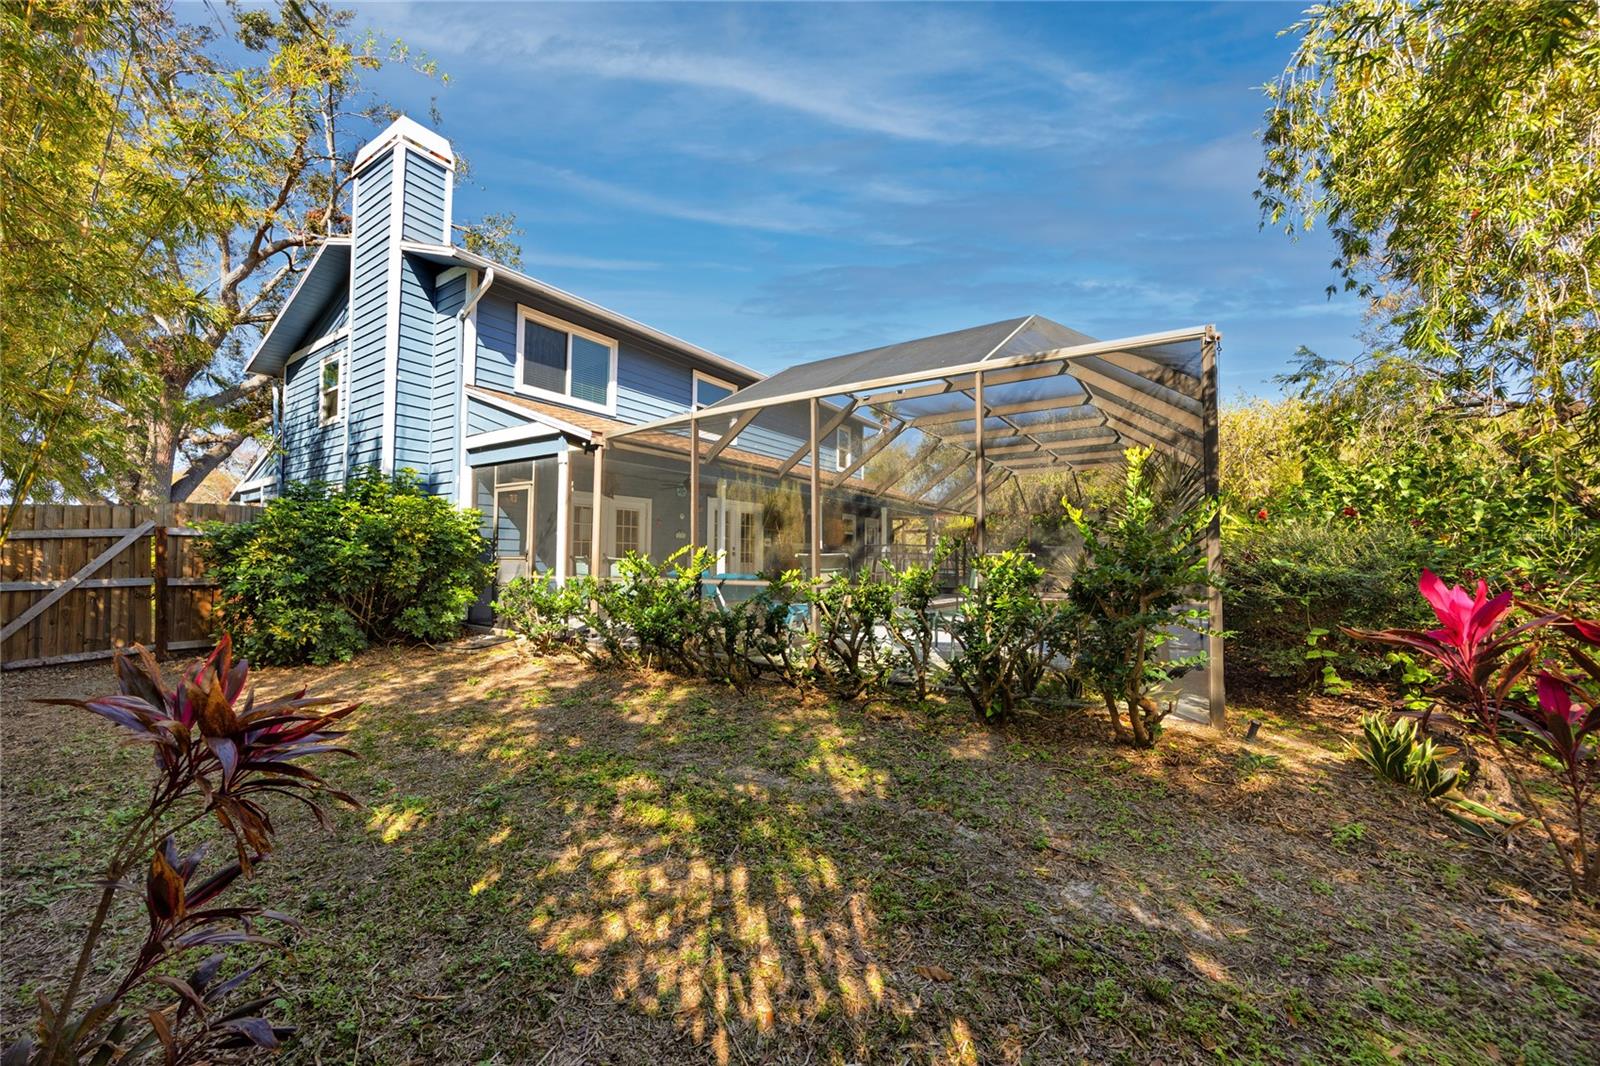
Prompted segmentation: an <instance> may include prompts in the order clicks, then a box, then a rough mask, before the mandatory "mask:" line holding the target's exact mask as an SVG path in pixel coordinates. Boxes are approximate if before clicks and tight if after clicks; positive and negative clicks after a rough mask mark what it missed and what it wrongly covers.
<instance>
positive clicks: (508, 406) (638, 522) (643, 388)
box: [234, 117, 890, 581]
mask: <svg viewBox="0 0 1600 1066" xmlns="http://www.w3.org/2000/svg"><path fill="white" fill-rule="evenodd" d="M354 171H355V175H354V192H353V203H354V210H353V220H352V224H351V233H350V235H349V236H348V237H334V238H330V239H328V240H327V241H325V242H324V243H323V244H322V246H321V247H320V249H319V250H318V251H317V254H316V256H315V258H314V259H313V260H312V262H311V264H310V266H309V267H308V268H307V270H306V271H305V273H304V275H303V276H302V277H301V279H300V281H299V283H298V285H297V286H296V288H295V290H294V291H293V293H292V294H291V295H290V297H289V298H288V300H287V301H286V303H285V304H284V306H283V308H282V310H281V311H280V313H279V315H278V317H277V318H276V320H275V321H274V322H273V323H272V325H271V327H270V328H269V329H268V331H267V333H266V335H265V336H264V337H263V339H262V341H261V343H260V345H259V347H258V348H257V349H256V351H255V353H254V354H253V355H252V357H251V359H250V360H249V363H248V366H247V371H248V372H250V373H257V374H266V375H270V376H272V377H274V378H277V379H278V381H279V385H278V388H277V392H276V396H275V412H276V413H275V419H274V438H275V439H274V444H273V447H272V448H271V449H270V450H269V452H268V453H267V454H266V455H265V456H263V458H262V459H261V460H260V461H259V462H258V463H257V464H256V465H255V467H254V468H253V469H252V470H251V471H250V472H249V473H248V474H247V475H246V477H245V479H244V480H243V481H242V482H241V483H240V485H239V486H238V488H237V489H236V490H235V493H234V499H236V500H237V501H240V502H259V501H262V500H264V499H267V498H270V497H272V496H274V495H276V494H278V493H280V492H281V491H282V489H283V487H284V486H285V485H286V484H289V483H294V482H301V481H312V480H316V481H323V482H327V483H330V484H339V483H341V482H342V481H343V480H344V478H345V476H346V475H347V473H349V472H351V471H354V470H357V469H360V468H363V467H376V468H377V469H379V470H381V471H384V472H397V471H401V470H406V469H410V470H414V471H416V473H417V474H418V475H419V476H420V477H421V478H422V480H423V482H424V484H425V485H427V486H428V487H429V488H430V489H431V490H432V491H434V492H436V493H439V494H440V495H444V496H447V497H449V498H451V499H453V500H456V501H457V502H459V503H460V504H462V505H466V506H475V507H477V508H479V509H481V510H482V511H483V513H484V515H485V517H486V531H487V532H489V534H490V536H491V539H492V541H493V543H494V546H495V552H496V555H497V557H498V560H499V572H500V579H501V580H502V581H504V580H508V579H509V578H511V577H513V576H515V575H518V574H524V573H529V572H540V573H547V574H549V575H551V576H552V577H555V578H557V579H561V578H564V577H566V576H568V575H574V574H582V573H587V572H588V571H589V570H590V569H591V567H592V563H591V560H592V559H595V558H600V559H602V560H612V561H614V560H615V559H616V558H618V557H620V556H622V555H624V554H625V553H627V552H629V551H639V552H643V553H645V554H647V555H651V556H653V557H655V558H658V559H660V558H664V557H666V556H667V555H669V554H671V552H673V551H674V550H676V549H677V548H679V547H681V546H683V545H684V544H686V543H688V540H689V537H690V533H691V529H690V507H691V505H693V506H697V507H698V508H699V509H700V514H699V515H698V516H697V517H698V519H699V521H700V523H701V524H700V526H699V529H700V530H701V531H703V533H702V535H701V538H700V539H701V540H702V542H703V543H705V544H706V545H707V546H708V547H710V548H711V549H712V550H713V551H715V552H717V553H718V556H719V559H720V562H719V569H721V570H723V571H724V572H726V573H728V574H752V575H753V574H755V573H757V572H762V571H771V570H776V569H782V568H786V567H790V566H794V565H796V560H797V558H798V557H799V555H800V552H801V548H802V545H803V544H804V543H805V541H806V530H805V528H804V525H805V524H804V522H803V521H802V520H800V519H799V518H798V517H797V516H796V514H795V513H794V512H796V511H797V510H803V505H801V504H800V503H799V502H798V495H797V491H796V490H790V491H788V492H783V491H779V489H780V488H781V482H782V480H783V479H782V477H781V476H780V477H778V478H777V479H774V478H772V477H771V476H769V475H771V474H772V473H774V472H775V471H778V468H779V467H780V466H781V464H782V460H783V459H784V458H785V457H788V456H791V455H792V454H793V452H794V449H795V448H796V447H797V446H798V447H803V446H804V443H805V441H806V439H807V427H806V425H805V423H804V420H803V418H801V417H798V416H797V417H796V418H794V419H793V420H792V421H793V422H794V424H793V425H792V426H786V425H785V419H784V417H783V414H782V412H777V413H775V414H774V415H773V416H772V417H766V418H763V419H762V420H761V422H760V423H759V424H752V425H748V426H746V427H745V428H744V429H743V431H742V432H741V434H740V435H739V437H738V439H737V441H736V442H735V443H736V446H735V447H732V448H727V449H725V450H723V451H722V452H721V454H720V456H719V459H718V462H717V463H716V464H715V465H714V466H713V467H712V468H708V470H707V476H706V477H705V478H704V479H703V480H702V481H701V483H700V490H701V491H700V493H699V495H700V499H698V500H696V501H693V504H691V501H690V500H689V499H688V491H687V479H686V476H685V462H684V458H685V456H686V455H687V452H688V447H687V442H688V437H687V435H685V434H679V435H676V436H675V435H673V434H670V433H661V434H648V435H645V436H644V437H643V438H642V439H637V440H632V441H630V442H629V448H628V450H627V451H626V452H623V451H620V450H614V453H613V454H611V455H608V456H607V457H606V464H605V466H604V483H603V485H602V488H601V492H600V496H601V499H600V500H599V501H598V506H599V507H600V511H601V514H600V521H599V522H598V523H596V522H595V520H594V519H595V514H594V508H595V507H596V506H597V503H596V501H595V499H594V495H595V493H594V481H593V478H592V465H591V464H592V458H591V455H592V452H593V448H594V443H595V441H596V440H597V439H599V438H600V437H602V436H603V435H604V434H605V433H606V432H608V431H612V430H616V429H619V428H621V427H625V426H636V425H638V424H641V423H644V422H649V421H653V420H656V419H659V418H662V417H664V416H669V415H673V414H678V413H682V412H685V411H689V410H691V409H697V408H702V407H705V406H706V405H709V404H711V403H714V402H715V401H717V400H719V399H722V398H724V397H726V396H728V395H730V394H731V393H734V392H736V391H737V390H739V389H742V388H745V387H747V386H748V385H750V384H751V383H753V382H755V381H757V380H760V379H761V378H762V375H761V374H759V373H757V372H756V371H754V370H751V369H750V368H749V367H746V366H742V365H741V364H739V363H736V362H734V361H732V360H730V359H726V358H723V357H722V356H719V355H717V354H715V353H713V352H709V351H707V350H705V349H704V348H700V347H698V346H696V345H694V344H690V343H688V342H687V341H683V340H680V339H678V338H677V337H673V336H670V335H669V334H666V333H663V332H662V331H660V330H658V329H654V328H652V327H650V326H647V325H645V324H644V323H642V322H638V321H635V320H634V319H631V318H628V317H626V316H624V315H621V314H618V313H616V312H615V311H611V310H609V309H607V308H604V307H601V306H599V305H597V304H594V303H591V302H590V301H588V300H584V299H582V298H580V297H578V296H574V295H573V294H571V293H568V292H563V291H562V290H560V289H557V288H555V287H553V286H551V285H547V284H545V283H544V282H541V281H538V280H536V279H534V278H531V277H528V276H527V275H525V274H523V273H521V272H519V271H516V270H513V269H511V268H509V267H506V266H504V265H502V264H497V263H494V262H491V261H489V260H487V259H485V258H483V257H481V256H478V255H475V254H473V253H471V252H468V251H466V250H465V249H463V248H461V247H459V246H456V245H454V244H453V243H452V241H451V198H452V186H453V184H454V177H455V157H454V155H453V154H452V152H451V149H450V145H449V143H448V142H447V141H446V140H445V139H444V138H442V137H440V136H439V135H438V134H436V133H434V132H433V131H431V130H428V129H426V128H424V127H423V126H421V125H419V124H417V123H416V122H414V121H412V120H410V119H408V118H404V117H402V118H400V119H397V120H396V121H395V122H394V123H393V124H392V125H391V126H389V127H388V128H387V129H386V130H384V131H383V133H382V134H381V135H379V136H378V137H377V138H376V139H375V140H373V141H372V142H371V143H369V144H368V145H366V146H365V147H364V148H363V149H362V150H361V151H360V152H359V153H358V154H357V156H356V159H355V163H354ZM839 421H840V423H841V424H840V425H838V426H837V428H836V430H834V431H833V432H831V433H830V434H829V435H828V439H827V441H826V443H825V444H824V446H823V448H822V454H821V456H820V459H821V462H820V464H819V465H822V466H823V468H824V469H828V470H830V471H841V472H845V476H846V477H849V476H851V475H850V474H849V473H848V472H847V471H846V470H845V468H846V467H847V466H849V465H850V464H851V463H852V461H853V460H854V458H855V457H856V455H857V454H858V453H859V449H860V446H861V439H862V434H863V433H864V432H870V430H871V428H872V426H873V422H872V420H871V419H870V418H867V417H864V416H859V415H858V416H852V417H848V418H842V419H840V420H839ZM778 472H779V473H780V474H781V471H778ZM856 476H859V475H856ZM880 511H881V509H875V508H872V507H866V506H855V505H853V504H850V503H848V502H841V503H840V504H839V505H838V506H836V507H834V508H833V509H832V512H831V513H830V515H829V519H828V521H827V523H826V527H827V528H826V532H825V538H826V545H825V546H826V548H827V550H828V551H829V553H830V554H831V555H835V556H837V555H841V554H842V555H848V554H850V553H851V552H859V551H861V550H864V549H865V548H866V547H867V546H869V545H874V544H880V543H886V542H887V540H888V538H889V535H890V534H889V523H888V521H887V519H886V517H885V516H884V515H883V514H882V513H880ZM596 529H598V530H599V535H600V537H601V539H602V543H601V545H600V550H599V551H595V550H594V548H595V546H594V544H593V538H594V536H595V530H596ZM602 565H608V564H607V563H604V562H603V563H602Z"/></svg>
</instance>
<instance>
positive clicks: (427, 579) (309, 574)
mask: <svg viewBox="0 0 1600 1066" xmlns="http://www.w3.org/2000/svg"><path fill="white" fill-rule="evenodd" d="M480 522H481V518H480V517H479V515H478V513H477V512H476V511H472V510H466V509H463V508H457V507H453V506H451V505H450V504H449V503H448V502H447V501H445V500H444V499H443V498H441V497H439V496H434V495H432V494H430V493H428V492H426V491H424V490H423V488H422V486H421V483H420V482H419V481H418V479H417V477H416V475H415V474H414V473H412V472H410V471H406V472H404V473H401V474H397V475H395V476H394V477H392V478H391V477H384V476H383V475H381V474H378V473H376V472H373V471H367V472H364V473H361V474H358V475H357V476H355V477H354V478H352V479H351V480H350V481H349V482H348V483H346V484H345V485H344V486H343V487H342V488H339V489H329V488H328V487H327V486H326V485H322V484H302V485H293V486H290V488H289V490H288V491H287V492H286V493H285V494H284V495H283V496H282V497H280V498H278V499H275V500H272V501H271V502H270V503H268V504H267V505H266V507H265V508H263V510H262V512H261V514H260V515H258V516H257V517H255V518H254V519H252V520H251V521H249V522H244V523H240V524H237V525H226V524H222V523H211V524H209V525H208V526H207V527H206V537H205V539H204V541H203V542H202V544H201V553H202V555H203V557H204V558H205V560H206V562H207V564H208V566H209V568H210V572H211V574H212V575H213V576H214V577H215V578H216V580H217V582H218V584H219V586H220V591H221V596H220V601H219V603H220V612H219V613H220V623H221V629H222V630H223V631H224V632H226V633H229V634H231V635H232V637H233V641H234V645H235V646H236V647H237V648H238V649H239V651H240V653H241V655H243V656H245V657H247V658H249V659H250V660H251V661H252V662H256V663H273V664H288V663H301V662H311V663H317V664H325V663H329V662H334V661H336V660H344V659H349V658H350V657H351V656H353V655H354V654H355V653H356V652H358V651H360V650H361V649H362V648H365V647H366V646H367V645H368V644H369V643H371V642H372V641H383V640H396V639H412V640H448V639H450V638H451V637H453V636H455V635H456V633H458V632H459V631H460V626H461V622H462V619H463V618H464V617H465V616H466V611H467V608H468V606H470V605H471V604H472V602H473V601H474V600H476V599H477V597H478V594H479V593H480V591H481V590H482V589H483V588H484V587H485V586H486V585H488V583H489V581H490V579H491V577H492V576H493V569H492V567H491V566H490V565H489V564H488V563H487V562H485V561H484V560H485V553H486V550H487V543H486V542H485V541H484V538H483V535H482V534H481V533H480V532H479V524H480Z"/></svg>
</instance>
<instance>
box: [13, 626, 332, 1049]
mask: <svg viewBox="0 0 1600 1066" xmlns="http://www.w3.org/2000/svg"><path fill="white" fill-rule="evenodd" d="M116 675H117V681H118V691H117V692H116V693H115V694H113V695H109V696H102V697H100V698H98V699H92V700H64V699H63V700H44V701H41V702H45V703H54V704H62V705H65V706H72V707H81V708H83V709H85V710H89V711H92V712H94V713H95V714H98V715H100V716H101V717H103V718H105V719H107V720H108V721H110V722H112V723H113V724H115V725H117V726H119V727H120V728H122V729H123V730H124V731H125V732H126V735H127V739H128V742H129V743H134V744H149V745H150V746H151V748H152V750H153V752H154V756H155V758H154V773H153V774H152V778H151V782H150V792H149V796H148V798H147V800H146V802H145V806H144V809H143V810H142V811H141V812H140V813H139V815H138V817H137V818H136V819H135V820H134V822H133V824H132V825H130V826H129V827H128V828H127V829H126V830H125V831H124V832H123V833H122V835H121V836H120V837H119V838H118V839H117V840H116V842H115V843H114V844H113V845H112V847H111V850H110V857H109V858H108V860H107V862H106V866H105V871H104V874H103V875H102V878H101V879H100V880H99V881H98V882H97V884H98V885H99V886H100V900H99V905H98V907H97V908H96V910H95V913H94V917H93V919H92V920H91V922H90V924H89V928H88V931H87V932H86V933H85V934H84V939H83V943H82V945H81V947H80V948H79V951H78V955H77V959H76V961H75V963H74V965H73V967H72V969H71V971H70V972H69V973H67V974H65V975H63V985H62V988H61V991H60V993H59V995H58V996H57V997H56V998H54V999H52V998H51V997H50V996H48V995H46V994H45V993H43V992H41V993H40V994H39V997H38V999H39V1019H38V1025H37V1027H36V1032H35V1035H34V1036H32V1037H29V1038H26V1039H24V1040H22V1041H19V1042H18V1043H16V1044H14V1045H12V1046H11V1047H9V1048H7V1049H6V1050H5V1052H4V1056H3V1066H22V1064H29V1066H38V1064H48V1066H58V1064H66V1063H79V1062H83V1063H89V1062H95V1063H102V1062H122V1061H134V1060H137V1059H138V1058H140V1057H141V1056H143V1055H144V1054H146V1053H147V1052H150V1051H153V1050H155V1049H156V1048H157V1047H159V1048H160V1049H161V1061H163V1062H165V1063H168V1064H169V1066H178V1064H184V1063H197V1062H202V1061H211V1060H214V1059H215V1058H216V1057H217V1056H218V1055H219V1054H222V1053H237V1052H241V1051H248V1050H250V1049H270V1048H276V1047H277V1046H279V1044H280V1042H281V1041H282V1039H283V1037H284V1036H286V1035H287V1034H288V1033H289V1032H290V1030H289V1029H288V1028H286V1027H281V1026H275V1025H273V1024H271V1023H270V1022H268V1021H267V1020H266V1019H265V1018H262V1017H260V1016H259V1014H258V1012H259V1011H260V1009H261V1008H262V1007H263V1006H265V1004H266V1003H267V1002H268V1001H267V1000H265V999H262V1000H255V1001H251V1002H246V1003H242V1004H227V1003H225V1000H226V999H227V998H228V997H229V995H230V994H231V993H233V992H235V991H237V990H238V989H239V988H240V986H241V985H243V984H244V982H245V981H247V980H248V979H249V978H250V976H251V975H252V974H253V973H254V967H252V968H249V969H246V970H243V971H241V972H238V973H235V974H233V975H231V976H228V977H226V978H222V977H221V968H222V965H223V956H222V955H220V954H212V955H210V956H209V957H208V958H206V959H204V961H202V962H201V963H200V964H199V965H198V966H197V967H196V968H195V969H194V970H193V971H191V972H190V973H189V974H188V976H187V977H185V978H180V977H175V976H172V975H171V974H170V973H155V972H153V971H154V970H155V969H156V968H157V967H158V965H159V964H161V963H163V962H170V961H172V960H174V959H177V958H179V957H182V956H185V955H188V954H191V953H197V952H199V951H200V950H202V949H213V950H214V949H216V948H219V947H225V946H228V945H237V944H258V945H265V946H276V945H275V942H274V941H272V940H271V939H269V938H267V937H265V936H262V935H260V934H259V933H258V932H256V926H257V923H258V921H260V920H267V921H273V922H278V923H286V922H287V923H290V924H293V922H292V920H291V919H289V918H288V917H287V916H286V915H283V914H279V913H278V912H276V911H272V910H268V909H265V908H261V907H254V906H229V905H223V904H220V903H219V902H218V900H219V897H221V896H222V895H223V894H224V893H225V892H226V891H227V889H228V888H229V886H231V885H232V884H233V883H234V881H235V880H237V879H238V878H239V877H240V876H241V875H244V876H248V875H249V874H250V873H251V871H252V869H253V867H254V865H255V864H256V863H259V862H260V861H261V860H262V859H263V857H264V856H266V854H267V853H268V852H270V851H271V850H272V846H273V842H274V837H275V835H276V832H275V829H274V827H273V823H272V819H271V816H270V812H269V810H268V808H267V806H266V804H267V803H268V802H269V800H270V799H271V798H272V797H275V796H276V797H281V798H287V799H291V800H296V801H298V802H301V803H303V804H305V805H306V806H307V807H308V808H309V809H310V810H311V811H312V812H313V813H314V814H315V815H316V816H317V819H318V820H319V821H320V822H322V823H323V824H325V825H326V824H328V818H327V814H326V812H325V811H323V809H322V806H321V804H320V802H319V800H321V799H322V798H323V797H324V796H329V797H332V798H334V799H337V800H339V801H341V802H344V803H348V804H350V805H352V806H355V805H357V804H356V801H355V799H353V798H352V797H351V796H350V795H348V794H347V793H344V792H341V791H339V790H337V789H335V788H333V787H331V786H330V785H329V784H328V783H327V782H326V781H325V780H324V779H323V778H322V776H321V775H320V774H318V773H317V772H316V771H315V770H313V769H311V768H310V767H309V766H307V765H305V761H306V760H307V759H309V758H311V757H313V756H321V755H328V754H340V755H351V754H353V753H351V752H350V751H348V750H347V749H346V748H345V747H344V746H343V741H342V737H343V734H342V733H341V732H340V731H338V730H336V729H334V728H331V727H332V726H334V725H335V724H336V723H337V722H338V721H339V719H341V718H344V717H345V716H346V715H348V714H350V713H351V712H352V711H354V710H355V709H356V705H355V704H347V705H344V706H340V707H335V708H333V709H327V708H328V707H329V705H330V704H333V703H335V702H337V701H334V700H328V699H315V698H308V697H307V696H306V694H305V691H304V690H303V689H302V690H301V691H300V692H298V693H295V694H293V695H290V696H284V697H281V698H278V699H274V700H264V701H257V699H256V697H255V693H254V692H253V691H250V690H248V689H247V686H246V683H247V681H248V680H249V675H250V667H249V664H248V663H246V662H245V661H243V660H240V661H239V662H234V661H233V649H232V645H231V644H230V643H229V640H228V638H227V637H223V639H222V642H221V643H220V644H219V645H218V646H217V649H216V650H215V651H214V652H212V654H211V655H210V657H209V658H207V659H206V660H204V661H203V662H201V663H199V664H197V665H196V666H195V667H193V668H192V669H191V670H189V671H188V672H187V673H185V674H184V675H183V677H182V678H181V679H180V680H179V682H178V685H177V687H176V688H172V689H169V688H167V687H166V684H165V682H164V681H163V680H162V677H161V670H160V667H159V666H157V665H156V661H155V659H154V658H153V657H152V656H151V655H150V653H149V652H148V651H146V650H145V649H143V648H137V649H135V650H134V652H133V653H132V654H119V655H118V656H117V658H116ZM211 818H215V820H216V822H217V824H218V825H219V826H220V827H221V829H222V832H223V834H224V835H225V836H226V837H227V838H228V839H229V840H230V841H231V842H232V844H233V848H234V851H235V859H234V861H233V862H231V863H229V864H227V865H225V866H222V867H220V868H218V869H216V870H214V871H213V872H211V873H210V874H209V875H207V876H204V877H202V876H200V875H201V866H202V862H203V859H204V854H205V848H204V846H203V845H202V846H201V847H200V848H197V849H196V850H195V851H193V852H190V853H189V854H187V855H182V856H180V854H179V851H178V846H177V843H176V836H177V835H178V834H179V833H182V832H183V831H185V830H187V829H190V828H191V827H194V826H196V825H197V824H200V823H203V822H205V821H207V820H209V819H211ZM147 864H148V865H147ZM141 867H144V868H145V869H146V874H145V878H144V885H143V892H142V894H143V897H144V899H143V903H144V909H145V912H146V915H147V917H148V919H149V930H148V931H147V933H146V934H145V938H144V942H143V943H142V944H141V946H140V948H139V951H138V954H137V955H136V956H135V957H134V958H133V960H132V961H131V962H129V963H128V965H127V967H126V969H125V970H124V972H123V975H122V977H121V979H120V980H119V981H118V982H117V983H116V984H115V985H114V986H112V988H111V990H110V991H109V992H107V993H106V994H104V995H102V996H100V997H98V998H97V999H95V1000H94V1001H93V1002H92V1003H90V1004H89V1005H88V1006H87V1007H83V1008H82V1009H80V1008H79V1001H80V999H81V998H82V997H83V994H84V988H83V985H84V979H85V977H86V975H87V974H88V972H89V968H90V964H91V962H92V961H93V959H94V953H95V949H96V946H97V945H98V944H99V942H100V940H101V938H102V937H103V936H104V934H105V932H106V929H107V922H108V919H109V918H110V915H111V911H112V904H113V902H114V901H115V898H116V894H117V893H118V892H128V893H133V892H137V891H139V887H138V886H137V885H135V884H134V883H132V882H131V881H130V875H132V874H134V872H135V871H137V870H138V869H140V868H141ZM135 999H138V1000H139V1001H140V1002H139V1003H137V1004H135V1003H133V1002H132V1001H133V1000H135Z"/></svg>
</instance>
